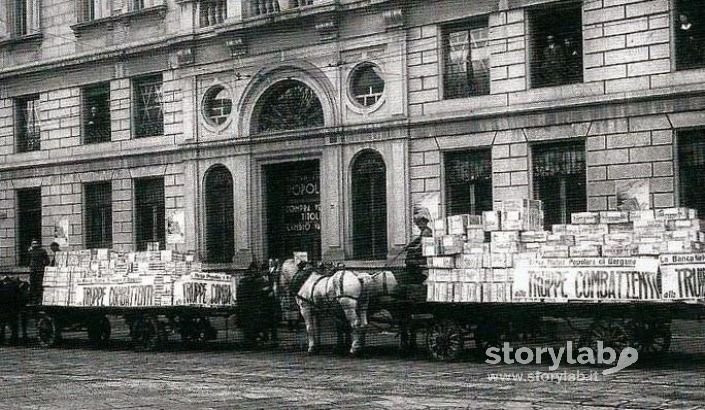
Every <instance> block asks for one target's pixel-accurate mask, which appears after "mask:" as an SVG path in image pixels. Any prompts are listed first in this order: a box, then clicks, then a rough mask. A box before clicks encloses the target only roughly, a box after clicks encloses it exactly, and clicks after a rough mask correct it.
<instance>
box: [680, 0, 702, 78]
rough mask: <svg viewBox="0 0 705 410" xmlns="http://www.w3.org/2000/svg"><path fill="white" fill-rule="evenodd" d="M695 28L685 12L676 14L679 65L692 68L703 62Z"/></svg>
mask: <svg viewBox="0 0 705 410" xmlns="http://www.w3.org/2000/svg"><path fill="white" fill-rule="evenodd" d="M698 29H699V28H697V27H696V26H695V25H694V24H693V23H692V22H691V21H690V19H689V18H688V16H687V15H686V14H685V13H680V14H679V16H678V27H677V28H676V48H677V51H676V52H677V58H678V62H679V65H680V66H681V67H682V68H686V69H687V68H693V67H696V66H697V65H698V64H701V63H702V62H703V53H702V48H701V46H700V41H698V40H699V37H700V36H699V35H698V33H697V30H698Z"/></svg>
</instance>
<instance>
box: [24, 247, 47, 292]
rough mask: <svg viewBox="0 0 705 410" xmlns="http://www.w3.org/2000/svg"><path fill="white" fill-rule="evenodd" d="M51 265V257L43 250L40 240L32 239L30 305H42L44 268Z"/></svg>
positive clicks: (30, 252) (30, 250)
mask: <svg viewBox="0 0 705 410" xmlns="http://www.w3.org/2000/svg"><path fill="white" fill-rule="evenodd" d="M48 264H49V255H48V254H47V251H45V250H44V248H42V245H41V244H40V243H39V241H38V240H36V239H32V247H31V248H29V303H31V304H35V305H38V304H41V303H42V291H43V288H42V282H43V281H44V268H45V267H46V266H47V265H48Z"/></svg>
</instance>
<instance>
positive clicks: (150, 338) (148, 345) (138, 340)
mask: <svg viewBox="0 0 705 410" xmlns="http://www.w3.org/2000/svg"><path fill="white" fill-rule="evenodd" d="M130 335H131V337H132V344H133V346H134V349H135V350H136V351H150V350H156V349H157V348H158V347H159V344H160V341H161V340H160V335H159V322H158V321H157V319H156V318H153V317H149V316H142V317H138V318H136V319H135V321H134V322H133V323H132V329H130Z"/></svg>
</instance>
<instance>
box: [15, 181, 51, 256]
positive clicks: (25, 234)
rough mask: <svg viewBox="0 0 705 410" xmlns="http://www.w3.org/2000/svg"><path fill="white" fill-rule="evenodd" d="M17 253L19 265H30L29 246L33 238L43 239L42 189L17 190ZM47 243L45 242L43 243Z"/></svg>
mask: <svg viewBox="0 0 705 410" xmlns="http://www.w3.org/2000/svg"><path fill="white" fill-rule="evenodd" d="M17 233H18V235H17V255H18V256H19V265H20V266H28V265H29V247H30V246H31V245H32V239H36V240H38V241H40V242H41V240H42V189H41V188H28V189H20V190H18V191H17ZM43 245H45V244H43Z"/></svg>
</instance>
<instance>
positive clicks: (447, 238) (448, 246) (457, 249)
mask: <svg viewBox="0 0 705 410" xmlns="http://www.w3.org/2000/svg"><path fill="white" fill-rule="evenodd" d="M463 243H464V241H463V238H462V237H461V236H460V235H443V236H442V237H441V250H442V253H443V255H456V254H459V253H463Z"/></svg>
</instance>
